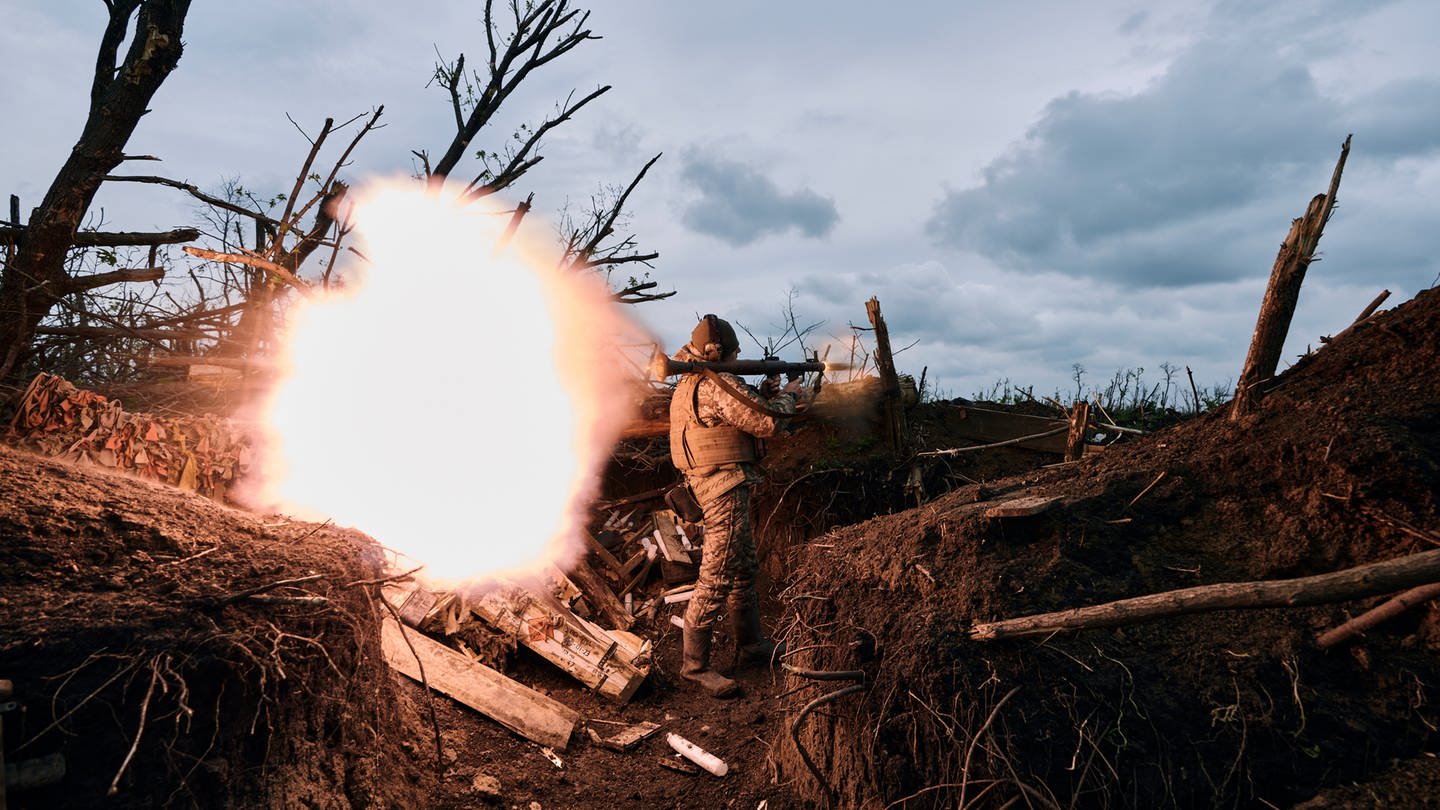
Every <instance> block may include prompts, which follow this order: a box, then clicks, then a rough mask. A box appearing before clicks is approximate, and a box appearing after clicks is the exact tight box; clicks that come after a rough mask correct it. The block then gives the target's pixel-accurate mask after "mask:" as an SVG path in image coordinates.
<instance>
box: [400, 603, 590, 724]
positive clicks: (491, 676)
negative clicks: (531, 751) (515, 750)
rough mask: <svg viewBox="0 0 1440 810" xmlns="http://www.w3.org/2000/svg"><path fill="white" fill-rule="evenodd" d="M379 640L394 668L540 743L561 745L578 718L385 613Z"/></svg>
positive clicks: (564, 707)
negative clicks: (422, 670)
mask: <svg viewBox="0 0 1440 810" xmlns="http://www.w3.org/2000/svg"><path fill="white" fill-rule="evenodd" d="M407 642H408V644H407ZM380 646H381V649H382V651H383V652H384V653H385V661H386V663H388V664H390V666H391V667H392V668H393V669H395V670H396V671H398V672H400V673H402V674H404V675H406V676H409V677H410V678H413V679H414V680H416V681H422V682H424V683H426V684H428V685H429V686H430V688H431V689H435V690H437V691H439V692H441V693H443V694H446V695H449V696H450V697H452V698H455V699H456V700H458V701H460V702H461V703H464V704H465V705H466V706H469V707H470V708H472V709H474V710H476V711H478V712H480V713H481V714H483V715H485V716H486V717H489V718H491V719H492V720H494V721H495V722H497V723H499V724H500V725H502V726H504V727H506V728H508V729H510V730H511V731H513V732H515V733H516V734H519V735H520V736H522V737H524V738H526V739H528V740H534V741H535V742H538V743H540V744H541V745H548V746H550V747H551V748H559V749H561V750H564V749H565V746H566V745H567V744H569V742H570V735H571V734H573V733H574V732H575V726H576V725H577V724H578V723H579V722H580V713H579V712H577V711H575V710H574V709H572V708H570V707H569V706H566V705H565V704H563V703H561V702H560V701H558V700H555V699H553V698H550V697H546V696H545V695H542V694H540V693H539V692H536V691H535V690H534V689H531V688H530V687H528V686H525V685H524V684H521V683H518V682H516V681H514V680H511V679H510V678H507V677H505V676H504V675H502V674H500V673H499V672H496V671H495V670H493V669H491V668H490V667H487V666H485V665H484V664H480V663H477V662H475V661H471V660H470V659H468V658H466V657H465V656H463V655H461V654H460V653H458V652H455V651H454V650H452V649H450V648H449V647H446V646H445V645H443V644H441V643H440V642H438V641H435V640H434V639H431V638H429V637H428V636H424V635H421V634H420V633H415V632H409V633H407V632H405V631H403V630H402V629H401V627H400V625H399V624H396V623H395V621H394V620H393V619H388V618H387V619H385V622H384V624H383V625H382V626H381V630H380ZM422 665H423V668H424V674H423V675H422V674H421V667H422Z"/></svg>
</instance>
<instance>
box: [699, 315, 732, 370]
mask: <svg viewBox="0 0 1440 810" xmlns="http://www.w3.org/2000/svg"><path fill="white" fill-rule="evenodd" d="M739 348H740V339H739V338H738V337H736V336H735V327H733V326H731V325H730V324H729V322H728V321H725V320H723V319H721V318H717V317H715V316H714V315H706V316H705V317H703V318H701V319H700V323H698V324H696V326H695V331H693V332H691V333H690V349H691V351H693V352H694V353H695V354H696V355H699V356H700V357H702V358H704V359H705V360H711V361H714V360H722V359H724V358H725V357H726V356H727V355H729V354H730V353H732V352H735V351H738V350H739Z"/></svg>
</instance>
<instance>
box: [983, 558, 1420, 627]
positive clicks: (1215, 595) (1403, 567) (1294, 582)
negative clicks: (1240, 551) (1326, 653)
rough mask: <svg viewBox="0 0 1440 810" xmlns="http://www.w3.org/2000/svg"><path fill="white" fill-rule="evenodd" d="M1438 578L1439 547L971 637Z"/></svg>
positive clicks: (1316, 601) (1122, 603) (1308, 598)
mask: <svg viewBox="0 0 1440 810" xmlns="http://www.w3.org/2000/svg"><path fill="white" fill-rule="evenodd" d="M1436 581H1440V549H1437V550H1434V551H1423V552H1420V553H1419V554H1411V555H1409V556H1406V557H1400V558H1397V559H1393V560H1385V561H1383V562H1378V563H1370V564H1369V565H1361V566H1357V567H1355V568H1349V569H1346V570H1344V571H1336V572H1334V573H1330V574H1319V575H1316V576H1311V577H1299V578H1297V579H1281V580H1274V581H1270V582H1224V583H1218V584H1215V585H1201V586H1199V587H1195V588H1184V589H1181V590H1178V591H1166V592H1164V593H1156V594H1150V595H1148V596H1137V597H1133V598H1131V599H1121V600H1119V601H1115V602H1106V603H1105V604H1102V605H1091V606H1090V607H1082V608H1072V609H1071V610H1062V611H1057V612H1054V613H1040V614H1036V615H1034V616H1022V617H1020V618H1015V619H1002V620H1000V621H995V622H980V623H976V624H975V625H973V626H972V627H971V628H970V637H971V638H972V639H975V640H976V641H994V640H997V639H1002V638H1019V637H1021V636H1037V635H1045V634H1048V633H1054V632H1058V631H1062V630H1084V629H1091V628H1099V627H1117V626H1120V625H1128V624H1138V623H1140V622H1147V621H1153V620H1155V619H1164V618H1169V617H1171V616H1180V615H1187V614H1192V613H1210V612H1213V611H1217V610H1236V609H1254V608H1274V607H1305V606H1309V605H1323V604H1330V603H1333V602H1345V601H1349V600H1351V599H1363V598H1365V597H1367V596H1378V595H1380V594H1386V593H1394V592H1396V591H1399V590H1403V589H1406V588H1413V587H1415V586H1417V585H1424V584H1429V583H1432V582H1436Z"/></svg>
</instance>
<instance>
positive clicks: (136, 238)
mask: <svg viewBox="0 0 1440 810" xmlns="http://www.w3.org/2000/svg"><path fill="white" fill-rule="evenodd" d="M27 230H28V229H26V228H20V227H8V226H0V241H14V242H16V243H17V244H22V245H23V244H25V243H26V241H27V240H28V237H27V233H26V231H27ZM199 238H200V231H199V230H197V229H195V228H175V229H173V230H169V231H156V232H147V231H115V232H107V231H78V232H76V234H75V235H74V237H73V238H71V239H70V240H68V241H69V245H68V246H67V247H71V246H73V247H78V248H93V247H144V246H147V245H178V244H182V243H185V242H193V241H195V240H196V239H199Z"/></svg>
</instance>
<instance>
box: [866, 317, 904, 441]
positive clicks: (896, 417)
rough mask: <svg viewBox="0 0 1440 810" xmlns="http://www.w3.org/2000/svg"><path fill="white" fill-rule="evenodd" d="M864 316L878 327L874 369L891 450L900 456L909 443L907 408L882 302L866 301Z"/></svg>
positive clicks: (876, 329)
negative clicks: (878, 383)
mask: <svg viewBox="0 0 1440 810" xmlns="http://www.w3.org/2000/svg"><path fill="white" fill-rule="evenodd" d="M865 313H866V314H867V315H869V316H870V325H871V326H873V327H875V368H876V370H877V371H879V372H880V387H881V402H883V403H884V407H885V428H886V431H887V433H888V438H889V441H890V448H891V449H892V450H894V451H895V452H897V453H900V452H904V450H905V448H906V447H908V446H909V444H910V436H909V428H908V427H907V425H906V423H905V405H904V404H903V403H902V402H901V401H900V377H899V375H898V374H896V373H895V355H894V354H893V353H892V352H891V351H890V330H889V329H888V328H887V327H886V326H885V317H884V316H883V315H881V314H880V299H879V298H871V299H870V300H869V301H866V302H865Z"/></svg>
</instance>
